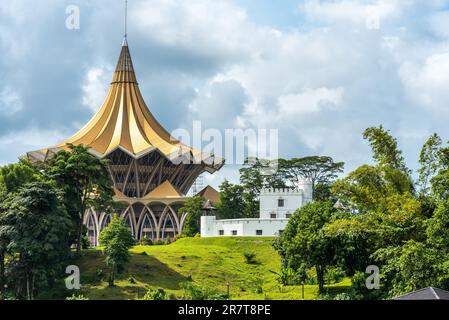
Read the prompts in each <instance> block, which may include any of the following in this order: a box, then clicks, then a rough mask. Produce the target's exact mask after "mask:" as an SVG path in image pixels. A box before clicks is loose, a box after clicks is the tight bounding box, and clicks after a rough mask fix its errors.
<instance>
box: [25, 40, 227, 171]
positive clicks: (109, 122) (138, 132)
mask: <svg viewBox="0 0 449 320" xmlns="http://www.w3.org/2000/svg"><path fill="white" fill-rule="evenodd" d="M67 144H74V145H85V146H86V147H89V149H90V151H91V152H92V153H93V154H95V155H96V156H98V157H101V158H103V157H105V156H107V155H108V154H110V153H111V152H113V151H114V150H116V149H118V148H120V149H122V150H123V151H125V152H127V153H128V154H129V155H131V156H133V157H134V158H140V157H141V156H143V155H145V154H147V153H149V152H151V151H154V150H158V151H159V152H160V153H161V154H163V155H164V156H166V157H167V158H168V159H171V160H173V161H174V159H179V158H180V157H182V156H183V155H184V156H185V155H188V156H189V159H192V157H195V158H196V159H201V160H202V161H201V162H202V163H205V164H206V170H207V171H209V172H211V173H212V172H214V171H216V170H219V169H220V168H221V166H222V165H223V164H224V160H223V159H221V158H218V157H215V156H214V155H210V154H204V153H202V152H201V151H200V150H196V149H193V148H191V147H189V146H186V145H184V144H182V143H181V142H180V141H178V140H176V139H174V138H173V137H172V136H171V135H170V133H168V132H167V131H166V130H165V129H164V128H163V127H162V126H161V125H160V123H159V122H158V121H157V120H156V119H155V118H154V116H153V115H152V113H151V112H150V110H149V109H148V107H147V105H146V103H145V101H144V99H143V97H142V94H141V92H140V89H139V84H138V82H137V78H136V74H135V72H134V66H133V63H132V59H131V54H130V51H129V47H128V43H127V41H126V39H125V41H124V42H123V45H122V49H121V53H120V58H119V60H118V63H117V67H116V70H115V72H114V76H113V79H112V82H111V85H110V88H109V92H108V94H107V97H106V99H105V101H104V103H103V105H102V106H101V108H100V110H99V111H98V112H97V113H96V114H95V115H94V116H93V118H92V119H91V120H90V121H89V123H88V124H87V125H86V126H85V127H84V128H82V129H81V130H80V131H79V132H78V133H76V134H75V135H73V136H72V137H71V138H69V139H67V140H66V141H64V142H62V143H60V144H58V145H56V146H54V147H51V148H48V149H43V150H39V151H33V152H29V153H28V154H27V156H28V158H29V159H30V160H33V161H45V160H46V159H48V158H49V157H52V156H53V155H54V154H55V153H56V152H57V150H60V149H65V148H67Z"/></svg>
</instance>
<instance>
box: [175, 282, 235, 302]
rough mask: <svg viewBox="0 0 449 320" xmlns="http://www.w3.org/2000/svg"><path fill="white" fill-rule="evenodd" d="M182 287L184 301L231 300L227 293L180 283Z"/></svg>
mask: <svg viewBox="0 0 449 320" xmlns="http://www.w3.org/2000/svg"><path fill="white" fill-rule="evenodd" d="M180 287H181V288H182V289H184V294H183V296H182V299H183V300H227V299H228V298H229V297H228V295H227V294H225V293H221V292H217V291H214V290H211V289H209V288H205V287H200V286H197V285H194V284H192V283H189V282H183V283H180Z"/></svg>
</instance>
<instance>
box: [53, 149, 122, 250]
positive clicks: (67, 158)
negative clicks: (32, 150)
mask: <svg viewBox="0 0 449 320" xmlns="http://www.w3.org/2000/svg"><path fill="white" fill-rule="evenodd" d="M68 146H69V151H64V150H63V151H60V152H58V154H57V155H56V157H55V158H54V159H52V160H51V161H50V162H49V164H48V166H47V168H46V175H47V177H48V179H49V180H51V181H54V182H55V184H56V186H57V187H58V188H59V189H60V190H62V192H63V195H64V204H65V206H66V210H67V212H68V213H69V215H70V217H71V219H72V221H73V222H74V229H73V231H72V239H73V240H74V241H75V242H76V246H77V253H79V252H80V250H81V246H82V236H83V223H82V219H83V215H84V213H85V211H86V210H87V209H88V208H94V209H96V210H97V211H108V210H111V209H112V206H113V200H112V197H113V195H114V190H113V184H112V180H111V177H110V174H109V171H108V168H107V165H108V163H107V161H106V160H101V159H98V158H97V157H95V156H93V155H92V154H90V153H89V150H88V149H87V148H86V147H84V146H74V145H68Z"/></svg>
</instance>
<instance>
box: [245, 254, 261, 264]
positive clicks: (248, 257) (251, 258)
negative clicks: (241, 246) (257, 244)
mask: <svg viewBox="0 0 449 320" xmlns="http://www.w3.org/2000/svg"><path fill="white" fill-rule="evenodd" d="M256 256H257V254H256V253H255V252H244V253H243V257H244V258H245V263H247V264H258V261H257V260H256Z"/></svg>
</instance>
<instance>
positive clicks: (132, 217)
mask: <svg viewBox="0 0 449 320" xmlns="http://www.w3.org/2000/svg"><path fill="white" fill-rule="evenodd" d="M128 217H129V219H130V220H131V226H130V227H131V233H132V235H133V236H134V237H135V238H136V235H137V228H136V227H137V224H136V215H135V212H134V208H133V207H132V206H129V207H128V208H127V209H126V210H125V211H123V213H122V215H121V218H122V219H123V220H124V221H126V220H127V218H128Z"/></svg>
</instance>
